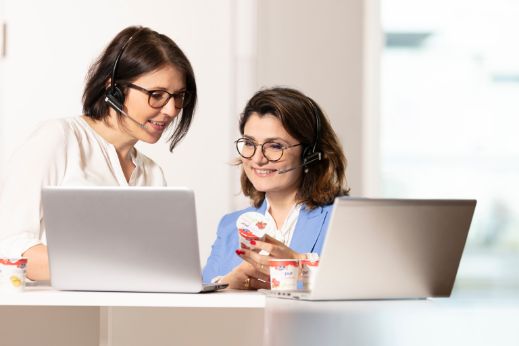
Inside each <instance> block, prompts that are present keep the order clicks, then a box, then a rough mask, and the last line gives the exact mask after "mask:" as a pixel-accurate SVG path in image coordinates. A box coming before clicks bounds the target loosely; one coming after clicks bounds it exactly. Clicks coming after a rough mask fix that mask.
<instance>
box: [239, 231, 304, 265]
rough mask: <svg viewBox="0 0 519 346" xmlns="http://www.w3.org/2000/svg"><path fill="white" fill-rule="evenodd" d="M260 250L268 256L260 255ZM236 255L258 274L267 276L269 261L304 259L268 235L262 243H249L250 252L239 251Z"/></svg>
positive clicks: (302, 255)
mask: <svg viewBox="0 0 519 346" xmlns="http://www.w3.org/2000/svg"><path fill="white" fill-rule="evenodd" d="M261 250H265V251H266V252H268V253H269V255H268V256H265V255H260V254H259V252H260V251H261ZM239 251H240V252H239V253H238V252H237V253H238V254H239V256H240V257H241V258H242V259H243V260H245V261H247V262H249V263H250V264H252V265H253V266H255V267H256V268H257V269H258V270H259V271H260V272H262V273H264V274H267V275H269V274H270V267H269V261H270V260H271V259H285V258H295V259H305V258H306V256H305V255H304V254H300V253H298V252H296V251H294V250H292V249H291V248H289V247H288V246H286V245H285V244H283V243H282V242H280V241H279V240H276V239H274V238H272V237H270V236H268V235H265V237H264V238H263V241H261V240H256V241H251V242H250V250H247V249H240V250H239Z"/></svg>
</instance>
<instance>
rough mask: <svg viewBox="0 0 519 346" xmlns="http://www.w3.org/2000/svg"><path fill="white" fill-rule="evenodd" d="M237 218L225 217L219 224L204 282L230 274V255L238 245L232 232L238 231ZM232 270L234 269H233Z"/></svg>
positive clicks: (205, 269)
mask: <svg viewBox="0 0 519 346" xmlns="http://www.w3.org/2000/svg"><path fill="white" fill-rule="evenodd" d="M235 224H236V217H233V214H229V215H226V216H224V217H223V218H222V219H221V220H220V223H219V224H218V231H217V232H216V240H215V242H214V243H213V246H212V247H211V254H210V255H209V258H208V259H207V263H206V265H205V267H204V270H203V272H202V277H203V282H212V281H213V280H214V279H215V278H216V277H217V276H222V275H225V274H227V272H229V266H230V265H232V264H231V263H228V262H229V261H228V257H229V253H230V252H233V251H234V249H235V248H236V244H234V243H232V239H231V238H232V232H234V233H235V230H236V226H235ZM231 269H232V268H231Z"/></svg>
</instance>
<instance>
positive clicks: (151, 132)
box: [111, 65, 186, 143]
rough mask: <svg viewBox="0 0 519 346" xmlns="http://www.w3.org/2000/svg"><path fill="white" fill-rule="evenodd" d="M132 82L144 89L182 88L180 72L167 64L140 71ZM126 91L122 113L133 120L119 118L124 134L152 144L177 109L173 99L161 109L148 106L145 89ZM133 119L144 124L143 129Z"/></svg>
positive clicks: (178, 89) (183, 80)
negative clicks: (153, 69) (147, 70)
mask: <svg viewBox="0 0 519 346" xmlns="http://www.w3.org/2000/svg"><path fill="white" fill-rule="evenodd" d="M132 84H135V85H137V86H139V87H141V88H144V89H147V90H166V91H168V92H169V93H172V94H173V93H178V92H180V91H183V90H185V88H186V83H185V78H184V75H183V74H182V73H181V72H180V71H179V70H178V69H177V68H175V67H173V66H170V65H167V66H164V67H162V68H160V69H158V70H155V71H152V72H149V73H146V74H143V75H141V76H140V77H139V78H137V79H135V80H134V81H132ZM126 90H127V91H126V96H125V102H124V108H125V111H126V113H127V114H128V115H129V116H130V117H132V118H133V119H134V120H135V121H133V120H131V119H128V118H127V117H123V118H122V119H123V122H124V126H125V128H126V129H127V130H126V132H127V135H129V136H130V137H133V139H135V140H140V141H144V142H147V143H156V142H157V141H158V140H159V138H160V137H161V136H162V133H163V132H164V130H165V129H166V128H167V127H168V126H169V125H170V124H171V122H172V121H173V119H174V118H175V117H176V116H178V114H179V113H180V111H181V109H177V108H175V104H174V100H173V98H171V99H170V100H169V101H168V103H167V104H166V105H164V107H162V108H158V109H156V108H152V107H151V106H150V105H149V103H148V98H149V96H148V94H147V93H146V92H143V91H141V90H137V89H134V88H127V89H126ZM111 112H112V113H113V114H112V116H115V112H113V111H111ZM136 122H138V123H140V124H145V126H144V128H142V127H141V126H139V125H138V124H137V123H136Z"/></svg>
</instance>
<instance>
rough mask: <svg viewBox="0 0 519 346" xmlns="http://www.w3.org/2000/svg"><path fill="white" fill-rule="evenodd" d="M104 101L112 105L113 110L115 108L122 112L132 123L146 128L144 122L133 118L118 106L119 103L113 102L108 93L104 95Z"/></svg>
mask: <svg viewBox="0 0 519 346" xmlns="http://www.w3.org/2000/svg"><path fill="white" fill-rule="evenodd" d="M105 102H106V103H108V104H109V105H110V106H112V107H113V108H114V109H115V110H117V111H119V112H121V113H122V114H124V115H125V116H126V117H127V118H128V119H130V120H131V121H133V122H134V123H136V124H137V125H139V126H140V127H141V128H142V129H145V128H146V124H141V123H140V122H138V121H137V120H135V119H133V118H132V117H131V116H130V115H129V114H128V113H126V112H125V111H124V110H123V109H122V108H121V107H119V105H118V104H117V103H116V102H113V100H111V98H110V96H109V95H107V96H106V97H105Z"/></svg>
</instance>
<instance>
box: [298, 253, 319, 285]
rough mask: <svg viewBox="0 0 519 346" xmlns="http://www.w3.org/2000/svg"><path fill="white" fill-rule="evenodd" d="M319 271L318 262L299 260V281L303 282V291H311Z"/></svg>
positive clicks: (316, 260)
mask: <svg viewBox="0 0 519 346" xmlns="http://www.w3.org/2000/svg"><path fill="white" fill-rule="evenodd" d="M318 269H319V260H318V259H315V260H312V259H304V260H301V279H302V281H303V289H304V290H307V291H311V290H312V288H313V287H314V282H315V275H316V273H317V270H318Z"/></svg>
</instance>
